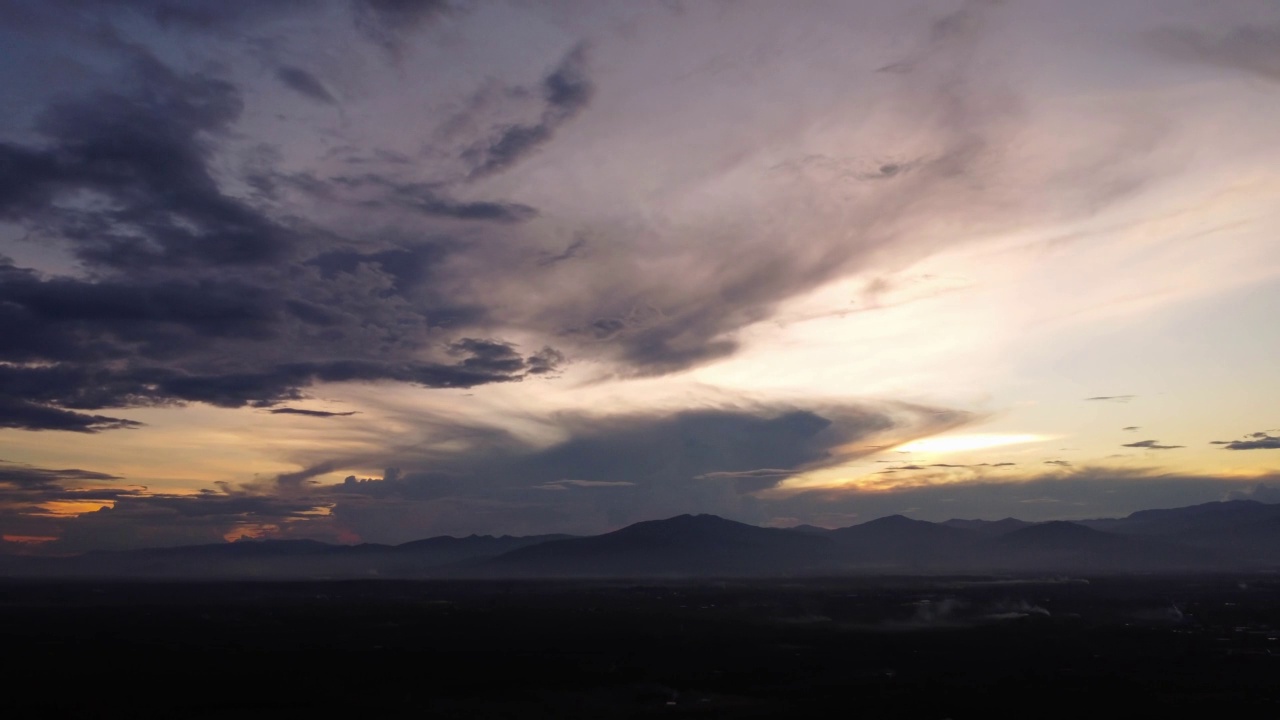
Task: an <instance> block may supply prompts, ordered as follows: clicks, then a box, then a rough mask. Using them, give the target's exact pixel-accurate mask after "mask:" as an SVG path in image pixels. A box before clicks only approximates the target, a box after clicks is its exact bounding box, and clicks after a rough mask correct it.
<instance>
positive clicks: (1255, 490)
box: [1223, 483, 1280, 504]
mask: <svg viewBox="0 0 1280 720" xmlns="http://www.w3.org/2000/svg"><path fill="white" fill-rule="evenodd" d="M1223 499H1225V500H1256V501H1258V502H1263V503H1269V504H1276V503H1280V485H1269V484H1267V483H1258V484H1257V485H1254V486H1252V487H1249V488H1247V489H1244V490H1232V491H1231V492H1229V493H1227V494H1226V496H1225V497H1224V498H1223Z"/></svg>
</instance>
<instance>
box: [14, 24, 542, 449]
mask: <svg viewBox="0 0 1280 720" xmlns="http://www.w3.org/2000/svg"><path fill="white" fill-rule="evenodd" d="M127 67H128V68H129V71H128V78H127V82H126V83H124V85H123V87H125V88H126V89H117V90H111V91H100V92H96V93H93V94H91V95H90V96H89V97H86V98H82V99H78V100H77V99H62V100H60V101H58V103H56V104H54V105H53V106H51V107H49V108H48V109H46V110H45V111H44V112H43V113H41V114H40V115H39V119H38V120H37V122H36V125H35V127H34V128H33V130H34V133H35V136H37V137H39V138H40V139H41V142H30V143H21V144H20V143H14V142H0V219H6V220H10V221H12V222H15V223H18V224H20V225H24V226H26V228H27V229H28V231H29V232H30V233H31V234H32V235H33V236H38V237H40V238H47V239H48V240H49V241H50V242H52V243H58V244H63V245H64V246H65V247H67V248H68V249H69V250H70V252H71V253H72V254H73V255H74V256H75V257H76V258H78V260H79V261H80V262H81V263H82V265H83V266H84V267H85V268H86V269H88V270H89V271H90V272H89V273H88V274H82V275H77V276H53V277H49V276H47V275H44V274H41V273H38V272H36V271H34V270H32V269H28V268H20V267H16V266H14V265H13V264H12V263H11V262H8V261H4V262H0V427H15V428H25V429H49V430H53V429H60V430H70V431H78V432H96V431H99V430H107V429H117V428H125V427H134V426H137V425H138V424H139V423H137V422H135V421H131V420H127V419H123V418H119V417H116V416H114V415H108V414H99V413H84V412H78V411H81V410H101V409H105V408H123V407H133V406H145V405H164V404H175V403H183V402H203V403H209V404H213V405H219V406H223V407H241V406H244V405H257V406H271V405H274V404H277V403H280V402H284V401H290V400H298V399H301V398H302V397H303V396H304V389H305V388H306V387H308V386H309V385H312V384H314V383H317V382H347V381H359V382H378V381H391V382H401V383H409V384H414V385H418V386H421V387H430V388H440V387H473V386H475V385H479V384H484V383H488V382H509V381H513V380H519V379H521V378H523V377H526V376H528V375H549V374H551V373H553V372H554V371H555V369H556V368H557V367H558V366H559V364H560V363H562V362H563V361H564V356H563V354H561V353H560V352H559V351H557V350H554V349H552V348H543V349H542V350H539V351H537V352H535V353H533V354H527V355H522V354H521V353H520V352H519V351H518V350H517V349H516V348H514V347H513V346H509V345H505V344H502V343H500V342H497V341H483V342H482V341H478V340H474V339H470V338H467V337H466V336H465V334H464V332H465V331H464V330H463V328H462V327H461V326H462V325H463V324H465V323H474V322H477V321H479V320H481V319H482V317H483V310H481V309H479V308H475V307H470V308H468V307H463V306H459V305H458V304H457V303H456V301H455V300H454V299H453V298H452V296H451V294H450V293H449V290H450V288H449V287H448V286H447V285H445V284H444V283H440V282H433V281H434V280H438V278H439V276H438V275H437V272H438V269H439V266H440V263H441V262H442V261H443V259H444V258H446V257H448V256H449V255H450V254H451V253H456V252H457V251H458V249H459V248H460V247H462V245H461V244H460V243H457V242H455V241H451V240H448V239H444V238H441V239H438V240H415V241H412V242H402V243H391V242H386V241H383V242H381V243H378V244H379V245H382V247H383V249H380V250H374V251H357V250H353V249H350V246H351V245H353V244H356V243H351V242H349V241H347V240H345V239H344V238H341V237H337V236H334V235H332V234H330V233H325V232H322V231H317V230H315V229H312V230H311V231H310V233H309V238H308V240H307V242H306V243H305V245H306V247H305V248H304V243H303V242H302V241H301V240H300V236H299V235H298V232H297V231H298V227H299V225H298V223H297V222H295V221H293V220H289V221H281V220H278V219H276V218H274V217H273V216H272V215H271V213H270V212H269V211H268V208H267V206H261V207H260V206H256V205H251V204H250V203H249V202H248V201H247V200H246V199H244V198H242V197H238V196H234V195H231V194H228V192H227V191H226V190H225V189H224V187H223V183H222V182H221V181H219V180H218V179H217V178H216V177H215V175H216V173H215V171H214V169H213V168H214V165H215V154H214V148H215V147H216V144H217V141H218V140H220V139H223V138H225V137H227V136H228V133H229V132H230V126H231V124H232V123H233V122H234V121H235V120H236V119H237V118H238V116H239V114H240V111H241V105H242V101H241V98H240V93H239V90H238V89H237V88H236V87H235V86H233V85H232V84H230V83H229V82H227V81H225V80H222V79H219V78H216V77H211V76H208V75H202V74H181V73H177V72H175V71H172V70H171V69H169V68H168V67H166V66H165V65H163V64H162V63H161V62H160V61H158V60H157V59H156V58H154V57H152V56H150V55H148V54H146V53H145V51H142V50H139V49H136V48H132V46H130V50H129V54H128V63H127ZM289 77H292V78H293V80H294V81H300V78H301V76H299V75H297V74H296V73H293V74H290V75H289ZM294 84H295V86H298V87H302V86H301V85H299V82H294ZM434 188H435V186H424V185H414V184H401V185H396V186H394V187H390V188H387V187H384V188H383V197H384V199H385V201H387V202H393V203H396V204H398V205H399V206H402V207H411V208H412V209H415V210H416V211H417V212H419V213H422V214H424V215H428V216H433V217H446V218H451V219H461V220H493V221H498V222H516V221H519V220H523V219H526V218H528V217H530V216H532V214H533V210H532V209H531V208H528V207H527V206H523V205H519V204H513V203H495V202H458V201H453V200H450V199H447V198H446V197H445V196H444V195H443V194H441V191H439V190H437V189H434ZM368 245H369V243H367V242H366V243H363V246H365V247H368ZM464 282H465V281H464ZM444 327H448V328H449V332H450V333H451V334H453V333H456V334H454V335H453V337H452V338H450V337H448V336H443V337H438V338H437V337H436V334H437V330H438V329H440V328H444ZM458 335H462V337H458ZM432 356H435V358H434V359H432ZM299 358H301V359H299Z"/></svg>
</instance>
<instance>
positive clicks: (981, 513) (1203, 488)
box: [767, 466, 1277, 526]
mask: <svg viewBox="0 0 1280 720" xmlns="http://www.w3.org/2000/svg"><path fill="white" fill-rule="evenodd" d="M1259 484H1262V485H1264V486H1265V487H1267V488H1274V487H1277V477H1276V476H1275V475H1271V476H1270V477H1265V478H1260V479H1256V480H1253V481H1250V482H1248V483H1245V482H1242V481H1241V480H1240V479H1238V478H1232V477H1220V476H1215V475H1212V474H1204V475H1201V474H1190V473H1176V472H1170V471H1169V469H1167V468H1138V469H1124V470H1119V469H1115V468H1101V467H1088V466H1078V467H1072V468H1061V469H1059V468H1054V469H1052V470H1049V471H1048V473H1047V474H1039V473H1028V474H1026V475H1025V476H1023V477H1019V478H1016V479H1012V480H1009V479H994V478H985V477H983V476H982V475H981V474H978V475H977V476H975V477H974V478H972V479H970V480H967V481H965V482H959V483H958V482H955V481H954V478H951V477H948V476H947V475H945V474H943V473H939V476H938V477H937V478H929V477H927V476H921V475H914V476H911V482H902V481H900V480H897V479H895V480H894V485H893V486H886V487H874V488H871V489H868V490H860V489H858V488H857V486H850V487H848V488H839V489H815V490H807V491H803V492H797V493H795V494H793V495H790V496H787V497H777V498H772V499H771V500H770V503H769V505H768V508H767V512H768V513H770V514H772V515H773V516H776V517H790V518H798V519H800V520H802V521H807V522H810V523H813V524H818V523H817V522H815V521H817V520H819V519H822V518H824V517H832V516H834V517H838V518H841V519H839V520H837V521H836V522H835V524H836V525H840V526H847V525H851V524H853V523H854V522H855V519H853V517H850V516H855V517H856V521H857V522H863V521H866V520H872V519H875V518H878V517H884V516H886V515H893V514H899V513H902V512H904V511H905V510H908V509H914V510H913V512H912V513H911V516H912V517H915V518H919V519H922V520H932V521H942V520H947V519H950V518H968V517H977V518H985V519H989V520H997V519H1000V518H1005V517H1015V518H1019V519H1022V520H1029V521H1042V520H1081V519H1089V518H1106V517H1123V516H1124V515H1127V514H1128V513H1131V512H1135V511H1138V510H1147V509H1151V508H1167V507H1182V506H1187V505H1196V504H1199V503H1206V502H1214V501H1218V500H1226V499H1232V498H1234V497H1249V499H1258V500H1262V501H1264V502H1267V501H1269V500H1268V498H1270V497H1272V496H1273V495H1274V491H1269V490H1266V489H1264V490H1263V491H1262V492H1261V493H1260V494H1258V495H1256V496H1254V495H1252V493H1255V492H1258V491H1257V489H1256V488H1257V486H1258V485H1259ZM1239 493H1247V495H1239Z"/></svg>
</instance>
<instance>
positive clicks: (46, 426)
mask: <svg viewBox="0 0 1280 720" xmlns="http://www.w3.org/2000/svg"><path fill="white" fill-rule="evenodd" d="M141 425H142V423H140V422H137V421H135V420H126V419H123V418H117V417H109V416H106V415H90V414H87V413H79V412H74V411H72V410H64V409H62V408H58V407H50V406H48V405H41V404H38V403H33V402H28V401H25V400H22V399H18V398H6V397H0V428H20V429H23V430H64V431H68V432H81V433H94V432H99V431H101V430H121V429H127V428H135V427H140V426H141Z"/></svg>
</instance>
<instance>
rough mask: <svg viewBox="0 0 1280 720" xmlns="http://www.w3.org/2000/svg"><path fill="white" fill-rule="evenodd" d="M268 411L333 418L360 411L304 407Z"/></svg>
mask: <svg viewBox="0 0 1280 720" xmlns="http://www.w3.org/2000/svg"><path fill="white" fill-rule="evenodd" d="M267 412H269V413H271V414H272V415H304V416H306V417H317V418H332V417H349V416H351V415H359V414H360V413H359V411H356V410H348V411H347V412H333V411H330V410H306V409H303V408H291V407H282V408H272V409H270V410H268V411H267Z"/></svg>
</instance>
